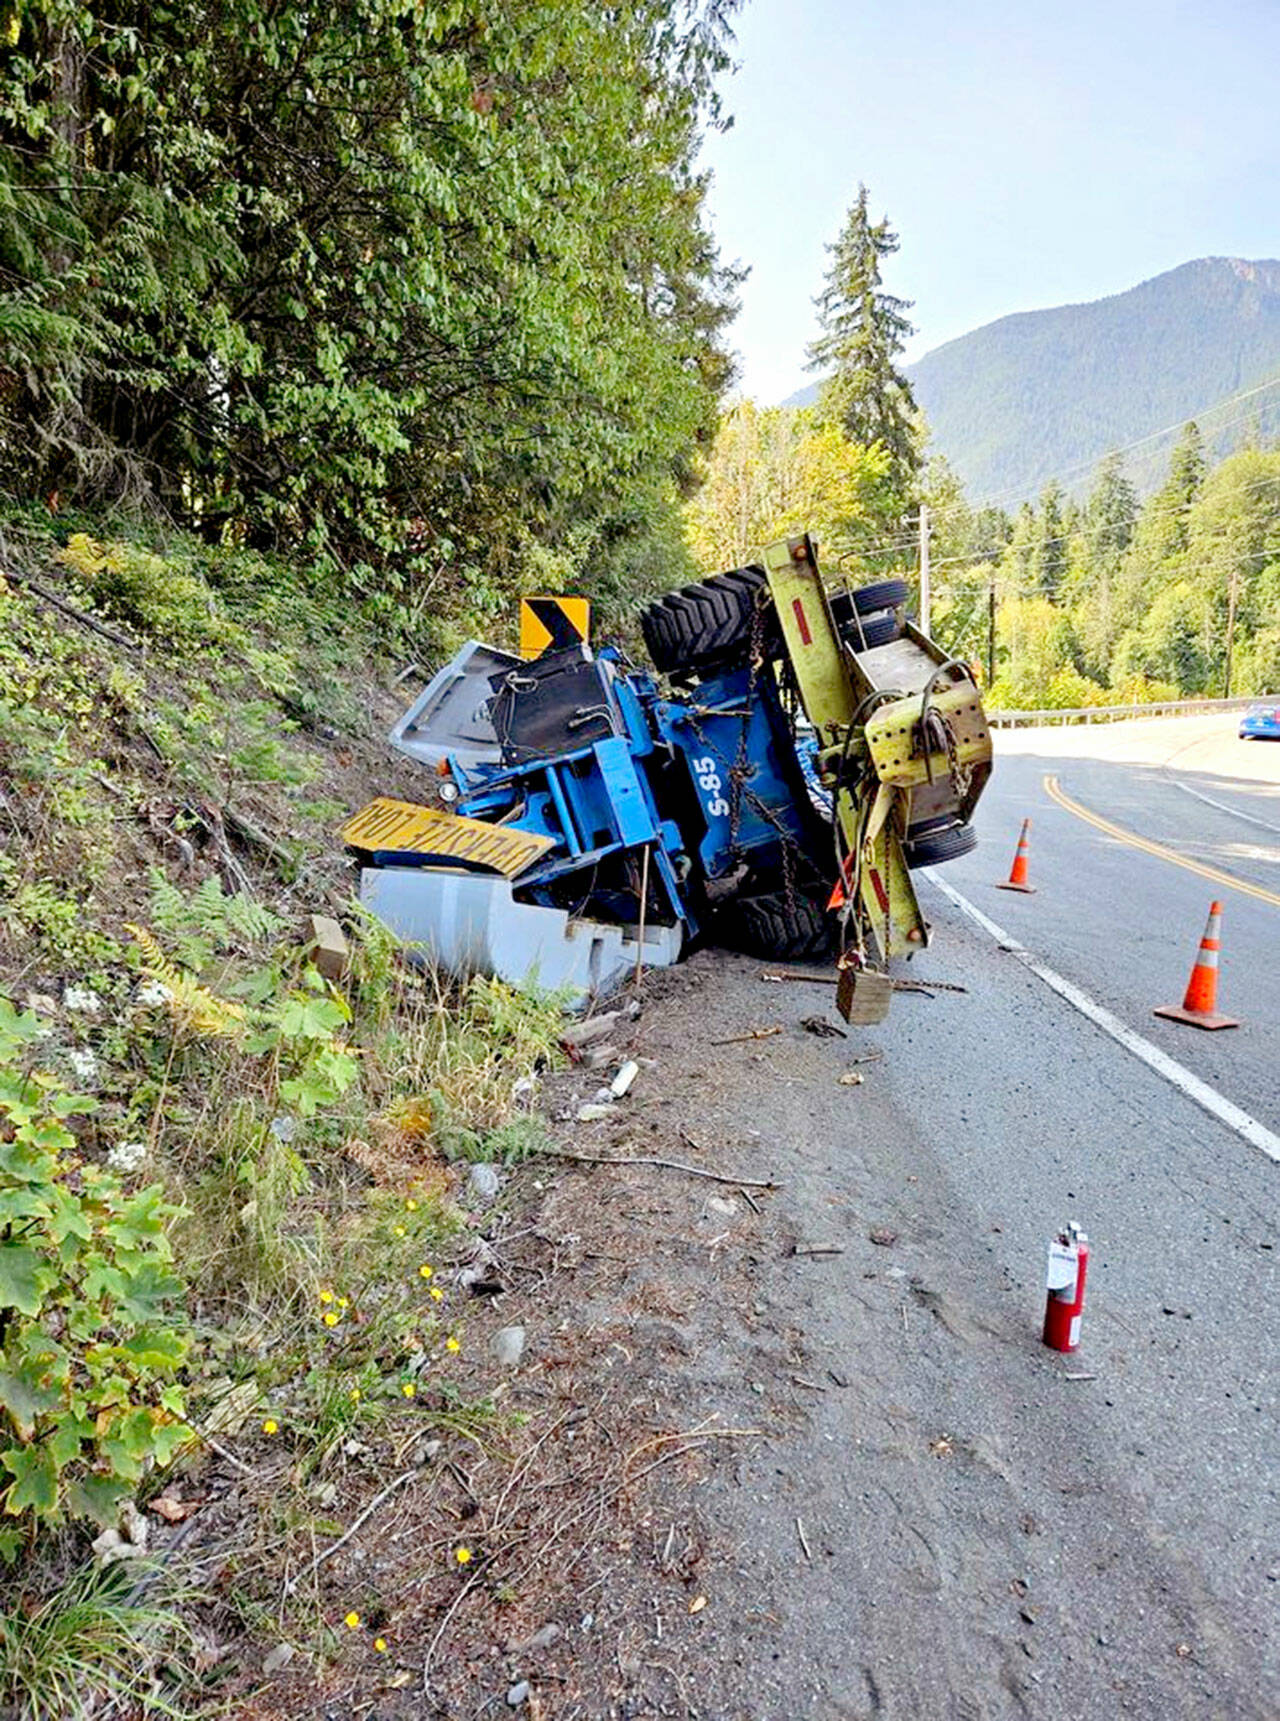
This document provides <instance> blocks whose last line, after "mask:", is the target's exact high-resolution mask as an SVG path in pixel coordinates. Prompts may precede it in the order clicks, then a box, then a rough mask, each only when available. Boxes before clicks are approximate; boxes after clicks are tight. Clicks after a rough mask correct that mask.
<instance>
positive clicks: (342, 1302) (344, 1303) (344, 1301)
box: [338, 1297, 351, 1309]
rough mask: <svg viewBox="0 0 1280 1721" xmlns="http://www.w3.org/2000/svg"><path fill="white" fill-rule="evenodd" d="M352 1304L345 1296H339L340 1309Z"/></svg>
mask: <svg viewBox="0 0 1280 1721" xmlns="http://www.w3.org/2000/svg"><path fill="white" fill-rule="evenodd" d="M350 1306H351V1305H350V1304H349V1303H348V1301H347V1299H346V1298H345V1297H339V1298H338V1307H339V1308H340V1309H347V1308H350Z"/></svg>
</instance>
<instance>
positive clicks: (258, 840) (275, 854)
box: [220, 807, 296, 866]
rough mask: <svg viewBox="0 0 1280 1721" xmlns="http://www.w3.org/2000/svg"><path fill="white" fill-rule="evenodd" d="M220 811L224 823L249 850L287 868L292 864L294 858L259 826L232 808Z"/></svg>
mask: <svg viewBox="0 0 1280 1721" xmlns="http://www.w3.org/2000/svg"><path fill="white" fill-rule="evenodd" d="M220 811H221V813H222V817H223V820H224V821H225V823H226V824H227V825H229V826H230V828H231V829H232V830H233V831H234V832H235V833H236V835H237V836H238V837H239V838H240V839H241V840H242V841H243V842H246V843H248V844H249V846H250V847H251V848H255V849H261V850H262V851H263V853H264V854H268V855H270V856H271V858H272V860H277V861H281V862H283V863H284V864H285V865H287V866H292V865H293V864H294V861H295V859H296V856H294V855H292V854H290V852H289V850H288V849H287V848H285V847H284V846H283V845H282V844H281V843H278V842H277V841H276V839H275V838H274V837H273V836H270V835H269V834H268V833H267V832H266V831H264V830H263V829H262V826H261V825H257V824H255V823H254V822H253V820H252V819H250V818H246V816H245V815H244V814H243V813H240V812H237V811H236V809H235V808H234V807H222V808H221V809H220Z"/></svg>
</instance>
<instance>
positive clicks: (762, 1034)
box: [707, 1027, 782, 1046]
mask: <svg viewBox="0 0 1280 1721" xmlns="http://www.w3.org/2000/svg"><path fill="white" fill-rule="evenodd" d="M781 1032H782V1029H781V1027H776V1028H752V1029H751V1031H750V1033H747V1034H731V1035H730V1036H729V1038H728V1039H727V1040H708V1041H707V1044H708V1045H709V1046H742V1045H745V1044H746V1042H747V1041H748V1040H769V1039H772V1038H773V1036H774V1035H775V1034H780V1033H781Z"/></svg>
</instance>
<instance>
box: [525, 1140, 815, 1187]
mask: <svg viewBox="0 0 1280 1721" xmlns="http://www.w3.org/2000/svg"><path fill="white" fill-rule="evenodd" d="M542 1152H543V1153H544V1154H545V1155H546V1156H547V1158H548V1159H567V1160H569V1161H570V1162H571V1163H572V1164H574V1165H654V1166H658V1167H660V1168H661V1169H662V1170H663V1171H683V1172H685V1173H686V1174H687V1175H688V1176H689V1177H705V1178H708V1179H709V1180H710V1181H711V1182H712V1183H733V1184H736V1185H737V1187H738V1188H739V1189H778V1188H780V1187H781V1185H779V1184H777V1183H775V1182H774V1181H773V1179H772V1178H768V1179H766V1180H765V1181H764V1182H755V1181H753V1180H752V1179H751V1178H749V1177H727V1176H722V1175H721V1173H720V1172H718V1171H704V1170H703V1169H702V1167H701V1166H699V1165H686V1164H685V1163H684V1161H683V1160H680V1159H610V1158H606V1157H605V1156H604V1155H602V1154H595V1153H570V1152H569V1151H568V1150H567V1149H566V1148H563V1147H545V1148H543V1149H542Z"/></svg>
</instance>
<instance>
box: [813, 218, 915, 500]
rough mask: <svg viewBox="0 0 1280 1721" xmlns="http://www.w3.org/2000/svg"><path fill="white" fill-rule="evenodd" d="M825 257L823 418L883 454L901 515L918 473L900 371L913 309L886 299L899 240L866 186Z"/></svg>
mask: <svg viewBox="0 0 1280 1721" xmlns="http://www.w3.org/2000/svg"><path fill="white" fill-rule="evenodd" d="M827 249H828V251H829V252H830V253H831V265H830V267H829V269H828V270H827V278H826V284H825V286H824V287H823V290H822V292H821V293H820V294H819V296H818V299H817V301H816V302H817V306H818V320H819V322H820V324H821V326H822V333H821V334H820V335H819V336H818V338H817V340H815V341H814V342H813V343H812V345H811V346H810V348H809V369H810V370H817V371H821V372H822V374H823V376H824V378H825V380H824V382H823V385H822V391H821V393H820V395H819V399H818V411H819V414H820V415H821V417H822V418H824V419H825V420H827V421H828V422H830V423H833V424H836V425H838V426H839V428H840V429H841V430H842V431H843V433H844V435H845V436H846V437H847V438H848V439H849V441H850V442H854V443H857V444H858V445H859V447H862V448H872V447H876V446H878V447H879V448H881V449H883V451H884V453H885V454H886V455H887V456H888V461H889V471H888V477H889V485H890V488H891V489H892V491H893V493H894V495H895V497H896V499H897V504H898V506H897V513H898V514H899V515H901V514H903V513H905V511H906V505H907V502H908V500H909V498H910V496H911V494H912V492H913V490H914V486H915V480H916V476H917V473H918V472H919V468H920V441H919V431H918V428H917V423H916V404H915V398H914V396H913V394H912V392H911V384H910V383H909V382H908V381H907V378H906V376H905V375H904V373H903V371H902V368H901V364H900V358H901V354H902V350H903V346H904V344H905V343H906V340H907V338H908V336H909V335H910V334H911V332H912V330H911V324H910V322H909V321H908V320H907V316H906V313H907V312H908V311H909V310H910V309H911V306H910V304H909V302H908V301H907V300H905V299H897V298H895V297H894V296H893V294H892V293H889V292H886V291H885V288H884V285H883V282H882V280H881V274H880V271H881V265H882V263H883V261H884V259H885V258H887V257H891V256H892V255H893V254H894V252H895V251H896V250H897V249H898V236H897V234H896V233H895V232H894V231H893V229H892V227H890V225H889V221H888V217H887V216H886V217H884V218H883V219H882V220H880V221H872V219H871V216H870V211H869V207H868V193H867V188H866V186H865V185H859V187H858V195H857V197H856V198H855V200H854V202H853V204H852V205H851V206H850V209H849V213H848V215H847V216H846V217H845V224H844V227H843V228H842V230H841V232H840V237H839V238H838V239H837V240H836V242H835V244H834V245H829V246H828V247H827Z"/></svg>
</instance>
